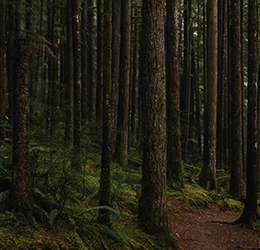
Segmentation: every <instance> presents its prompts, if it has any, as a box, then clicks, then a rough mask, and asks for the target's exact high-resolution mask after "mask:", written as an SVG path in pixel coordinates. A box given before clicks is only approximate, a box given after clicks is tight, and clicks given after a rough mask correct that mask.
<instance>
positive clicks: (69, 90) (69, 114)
mask: <svg viewBox="0 0 260 250" xmlns="http://www.w3.org/2000/svg"><path fill="white" fill-rule="evenodd" d="M66 11H67V17H66V28H67V37H66V38H67V60H66V61H67V80H66V83H67V84H66V90H65V91H66V130H65V139H66V141H67V142H72V140H73V123H74V122H73V120H74V116H73V98H74V97H73V92H74V91H73V40H72V17H71V0H67V3H66Z"/></svg>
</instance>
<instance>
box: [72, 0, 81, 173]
mask: <svg viewBox="0 0 260 250" xmlns="http://www.w3.org/2000/svg"><path fill="white" fill-rule="evenodd" d="M71 13H72V35H73V87H74V158H73V161H72V166H73V167H74V168H75V169H80V168H81V159H80V152H81V82H80V50H79V10H78V0H71Z"/></svg>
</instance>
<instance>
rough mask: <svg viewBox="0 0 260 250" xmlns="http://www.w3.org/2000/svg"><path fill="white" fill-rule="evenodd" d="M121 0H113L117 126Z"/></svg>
mask: <svg viewBox="0 0 260 250" xmlns="http://www.w3.org/2000/svg"><path fill="white" fill-rule="evenodd" d="M120 9H121V1H120V0H114V1H112V26H113V29H112V94H111V108H112V124H113V126H114V127H116V126H117V114H118V88H119V62H120V16H121V11H120ZM115 138H116V134H115V133H114V134H112V142H113V144H114V142H115Z"/></svg>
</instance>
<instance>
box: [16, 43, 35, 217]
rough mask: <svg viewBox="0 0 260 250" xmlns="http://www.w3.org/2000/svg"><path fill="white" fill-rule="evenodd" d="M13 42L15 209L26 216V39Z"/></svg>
mask: <svg viewBox="0 0 260 250" xmlns="http://www.w3.org/2000/svg"><path fill="white" fill-rule="evenodd" d="M15 42H16V44H15V78H14V83H15V85H14V94H15V95H14V128H13V165H14V177H15V190H14V198H15V205H14V207H15V209H17V211H21V212H23V213H24V214H25V215H26V217H27V218H28V219H29V218H30V217H31V209H32V203H33V201H32V195H31V178H30V163H29V114H30V112H29V110H30V108H29V77H30V70H29V42H28V39H26V38H18V39H17V40H16V41H15Z"/></svg>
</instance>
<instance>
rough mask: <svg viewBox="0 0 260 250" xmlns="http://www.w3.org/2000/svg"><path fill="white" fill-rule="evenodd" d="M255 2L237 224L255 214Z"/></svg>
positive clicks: (251, 12)
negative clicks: (242, 197)
mask: <svg viewBox="0 0 260 250" xmlns="http://www.w3.org/2000/svg"><path fill="white" fill-rule="evenodd" d="M257 41H258V38H257V1H256V0H249V1H248V126H247V185H246V188H247V192H246V204H245V207H244V211H243V213H242V215H241V217H240V218H239V219H238V220H237V221H236V222H237V223H246V224H251V223H253V222H255V221H256V220H257V219H259V215H258V212H257V186H258V185H257V146H256V142H257V129H256V128H257V76H258V68H257V61H258V56H257Z"/></svg>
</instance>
